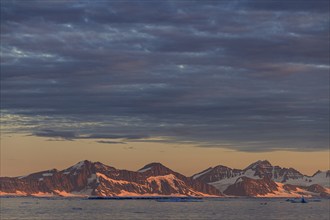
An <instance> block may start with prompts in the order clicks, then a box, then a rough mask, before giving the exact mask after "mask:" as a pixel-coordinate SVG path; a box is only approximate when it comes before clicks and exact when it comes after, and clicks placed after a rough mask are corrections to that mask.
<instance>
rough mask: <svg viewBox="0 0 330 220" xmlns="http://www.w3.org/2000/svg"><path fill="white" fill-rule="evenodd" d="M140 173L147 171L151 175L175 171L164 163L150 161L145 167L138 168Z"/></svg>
mask: <svg viewBox="0 0 330 220" xmlns="http://www.w3.org/2000/svg"><path fill="white" fill-rule="evenodd" d="M138 172H139V173H145V172H148V174H149V175H150V174H151V175H154V176H157V175H167V174H170V173H174V171H172V170H171V169H170V168H168V167H166V166H164V165H163V164H161V163H159V162H153V163H149V164H147V165H145V166H144V167H142V168H141V169H139V170H138Z"/></svg>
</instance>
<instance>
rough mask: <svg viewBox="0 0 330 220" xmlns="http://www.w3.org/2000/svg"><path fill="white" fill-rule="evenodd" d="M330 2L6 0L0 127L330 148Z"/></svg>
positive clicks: (113, 137)
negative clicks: (0, 120)
mask: <svg viewBox="0 0 330 220" xmlns="http://www.w3.org/2000/svg"><path fill="white" fill-rule="evenodd" d="M328 4H329V3H328V1H304V0H299V1H298V0H297V1H270V2H266V1H265V2H261V1H206V2H200V1H164V2H159V4H157V5H155V4H153V5H152V4H149V2H145V1H139V2H129V3H128V2H113V1H111V2H107V1H100V2H91V1H82V2H72V1H3V2H1V51H2V55H1V56H2V57H1V109H2V111H3V114H2V116H3V117H2V119H3V124H4V129H5V130H6V131H7V132H25V133H26V132H29V133H32V134H33V135H36V136H41V137H51V138H55V139H64V140H75V139H104V140H101V142H102V143H104V142H107V143H109V142H111V143H112V142H116V143H118V142H119V143H121V142H123V143H124V142H125V143H126V142H130V141H135V142H141V141H145V142H162V143H173V142H175V143H189V144H195V145H196V146H200V147H226V148H231V149H237V150H241V151H273V150H280V149H285V150H295V151H313V150H325V149H328V146H329V40H328V33H329V19H328V18H329V7H325V6H326V5H328Z"/></svg>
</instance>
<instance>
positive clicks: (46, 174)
mask: <svg viewBox="0 0 330 220" xmlns="http://www.w3.org/2000/svg"><path fill="white" fill-rule="evenodd" d="M42 176H53V173H43V174H42Z"/></svg>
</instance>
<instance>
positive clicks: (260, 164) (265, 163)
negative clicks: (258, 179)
mask: <svg viewBox="0 0 330 220" xmlns="http://www.w3.org/2000/svg"><path fill="white" fill-rule="evenodd" d="M271 166H272V164H271V163H270V162H269V161H268V160H258V161H256V162H254V163H252V164H250V165H249V166H248V167H247V168H245V170H248V169H252V170H255V169H257V168H258V167H262V168H264V167H271Z"/></svg>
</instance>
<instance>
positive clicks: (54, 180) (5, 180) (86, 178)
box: [0, 160, 222, 196]
mask: <svg viewBox="0 0 330 220" xmlns="http://www.w3.org/2000/svg"><path fill="white" fill-rule="evenodd" d="M0 194H1V195H22V196H24V195H32V196H52V195H58V196H158V195H171V196H221V195H222V194H221V193H220V191H218V190H217V189H216V188H215V187H213V186H211V185H208V184H206V183H203V182H202V181H199V180H194V179H193V178H190V177H186V176H184V175H182V174H179V173H177V172H174V171H172V170H171V169H169V168H167V167H165V166H163V165H162V164H160V163H151V164H148V165H146V166H145V167H143V168H141V169H140V170H138V171H137V172H135V171H128V170H119V169H116V168H114V167H110V166H107V165H104V164H102V163H100V162H95V163H93V162H91V161H87V160H85V161H81V162H79V163H77V164H75V165H74V166H71V167H69V168H67V169H65V170H62V171H58V170H56V169H53V170H47V171H42V172H38V173H33V174H30V175H27V176H22V177H12V178H11V177H0Z"/></svg>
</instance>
